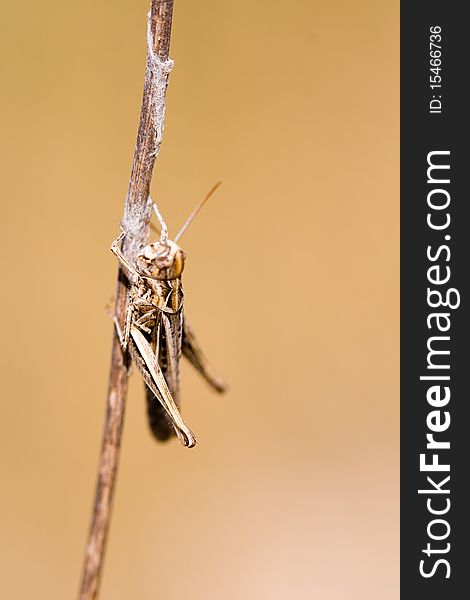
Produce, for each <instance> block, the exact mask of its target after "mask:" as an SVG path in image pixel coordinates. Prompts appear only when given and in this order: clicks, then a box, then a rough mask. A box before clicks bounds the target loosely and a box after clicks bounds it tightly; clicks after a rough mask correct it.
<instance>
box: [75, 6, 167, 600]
mask: <svg viewBox="0 0 470 600" xmlns="http://www.w3.org/2000/svg"><path fill="white" fill-rule="evenodd" d="M172 15H173V0H152V4H151V9H150V13H149V16H148V32H147V44H148V49H147V69H146V73H145V83H144V94H143V100H142V109H141V112H140V123H139V130H138V134H137V143H136V148H135V152H134V159H133V162H132V172H131V178H130V183H129V190H128V193H127V197H126V203H125V209H124V218H123V221H122V225H123V228H124V230H125V231H126V232H127V235H126V237H125V238H124V242H123V247H122V251H123V253H124V255H125V256H126V258H127V259H128V260H129V261H130V262H133V261H134V259H135V257H136V255H137V252H138V251H139V249H140V248H141V247H142V246H143V245H144V244H145V243H146V241H147V239H148V233H149V223H150V216H151V203H150V202H149V192H150V182H151V179H152V172H153V167H154V163H155V159H156V157H157V156H158V153H159V150H160V144H161V141H162V133H163V125H164V120H165V93H166V87H167V84H168V76H169V73H170V70H171V68H172V66H173V61H172V60H171V59H169V57H168V56H169V50H170V36H171V21H172ZM126 283H127V282H126V278H125V275H124V273H123V272H122V270H121V269H119V273H118V282H117V293H116V306H115V314H116V317H117V319H118V321H119V323H122V322H123V321H124V316H125V313H126V308H127V287H126ZM128 369H129V358H128V357H124V355H123V353H122V350H121V346H120V343H119V339H118V337H117V335H116V333H114V339H113V347H112V354H111V368H110V372H109V384H108V396H107V402H106V414H105V421H104V430H103V440H102V447H101V455H100V462H99V471H98V481H97V485H96V492H95V501H94V509H93V515H92V522H91V526H90V531H89V535H88V542H87V546H86V552H85V564H84V568H83V575H82V581H81V588H80V596H79V598H80V600H92V599H95V598H97V594H98V588H99V582H100V577H101V572H102V566H103V558H104V552H105V546H106V538H107V533H108V529H109V523H110V516H111V504H112V497H113V491H114V484H115V479H116V471H117V466H118V461H119V450H120V445H121V435H122V427H123V420H124V412H125V404H126V395H127V383H128V375H129V370H128Z"/></svg>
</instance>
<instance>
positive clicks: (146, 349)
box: [131, 327, 196, 448]
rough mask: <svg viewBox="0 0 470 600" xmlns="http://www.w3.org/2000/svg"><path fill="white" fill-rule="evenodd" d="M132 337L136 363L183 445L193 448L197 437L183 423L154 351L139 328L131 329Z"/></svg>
mask: <svg viewBox="0 0 470 600" xmlns="http://www.w3.org/2000/svg"><path fill="white" fill-rule="evenodd" d="M131 337H132V341H133V342H134V344H135V347H136V348H137V351H138V356H137V357H135V358H137V360H136V361H135V362H136V364H137V367H138V369H139V370H140V372H141V373H142V376H143V378H144V381H145V383H146V384H147V385H148V386H149V388H150V389H151V390H152V392H153V393H154V394H155V395H156V397H157V398H158V400H159V401H160V404H161V405H162V406H163V408H164V409H165V411H166V413H167V415H168V418H169V419H170V421H171V423H172V425H173V427H174V429H175V431H176V435H177V436H178V437H179V439H180V441H181V443H182V444H183V445H184V446H188V447H189V448H192V447H193V446H195V445H196V436H195V435H194V433H193V432H192V431H191V430H190V429H189V427H188V426H187V425H186V423H185V422H184V421H183V417H182V416H181V414H180V412H179V410H178V407H177V406H176V404H175V402H174V400H173V398H172V396H171V393H170V390H169V389H168V385H167V383H166V380H165V377H164V375H163V373H162V370H161V368H160V365H159V364H158V361H157V359H156V357H155V354H154V352H153V350H152V346H151V345H150V344H149V343H148V341H147V340H146V339H145V336H144V335H143V334H142V333H141V332H140V331H139V330H138V329H137V327H131ZM132 348H133V346H131V349H132Z"/></svg>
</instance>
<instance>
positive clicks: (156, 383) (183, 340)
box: [111, 184, 226, 448]
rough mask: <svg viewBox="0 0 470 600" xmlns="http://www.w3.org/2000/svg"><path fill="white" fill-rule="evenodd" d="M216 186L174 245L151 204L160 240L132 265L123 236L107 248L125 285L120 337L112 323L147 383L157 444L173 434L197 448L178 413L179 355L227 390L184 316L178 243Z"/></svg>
mask: <svg viewBox="0 0 470 600" xmlns="http://www.w3.org/2000/svg"><path fill="white" fill-rule="evenodd" d="M218 185H219V184H217V185H216V186H214V188H212V190H211V191H210V192H209V193H208V194H207V196H206V197H205V198H204V200H203V201H202V202H201V203H200V204H199V205H198V206H197V207H196V209H195V210H194V211H193V212H192V213H191V215H190V216H189V218H188V219H187V221H186V223H185V224H184V225H183V227H182V228H181V230H180V231H179V233H178V235H177V236H176V237H175V239H174V241H172V240H170V239H169V238H168V229H167V226H166V224H165V222H164V220H163V218H162V216H161V214H160V212H159V210H158V207H157V205H156V204H154V205H153V206H154V210H155V213H156V215H157V217H158V220H159V221H160V225H161V232H160V239H159V240H158V241H155V242H152V243H151V244H148V245H147V246H145V247H144V248H143V249H142V251H141V252H140V253H139V255H138V256H137V259H136V261H135V264H130V262H129V261H128V260H127V259H126V257H125V256H124V254H123V253H122V251H121V248H120V245H121V242H122V240H123V238H124V237H125V235H126V232H125V231H121V234H120V235H119V237H118V238H117V239H116V240H115V241H114V242H113V244H112V246H111V250H112V252H113V253H114V254H115V255H116V256H117V258H118V260H119V262H120V263H121V265H122V266H123V268H124V270H125V273H126V275H127V278H128V281H129V301H128V308H127V313H126V319H125V325H124V332H123V331H122V330H121V327H120V325H119V323H118V321H117V319H116V317H114V322H115V325H116V330H117V333H118V336H119V340H120V342H121V346H122V349H123V351H124V352H127V350H128V349H129V350H130V353H131V356H132V359H133V361H134V363H135V364H136V366H137V368H138V369H139V371H140V373H141V375H142V378H143V380H144V382H145V384H146V392H147V412H148V417H149V423H150V427H151V430H152V432H153V434H154V435H155V437H157V438H158V439H159V440H166V439H168V438H169V437H170V436H171V435H172V434H173V432H174V433H176V435H177V436H178V438H179V439H180V441H181V443H182V444H183V445H184V446H188V447H189V448H192V447H193V446H194V445H195V444H196V437H195V435H194V434H193V432H192V431H191V430H190V429H189V427H188V426H187V425H186V424H185V422H184V421H183V418H182V417H181V414H180V412H179V409H178V406H179V399H180V398H179V395H180V394H179V361H180V357H181V353H182V354H183V356H185V357H186V358H187V359H188V360H189V362H190V363H191V364H192V365H193V366H194V367H195V368H196V369H197V370H198V371H199V373H201V375H202V376H203V377H204V378H205V379H206V381H207V382H208V383H209V384H210V385H211V386H212V387H213V388H214V389H215V390H217V391H218V392H224V391H225V389H226V387H225V384H224V382H223V381H222V380H221V379H219V378H218V377H215V376H214V375H213V374H212V371H211V369H210V367H209V365H208V363H207V360H206V359H205V357H204V355H203V353H202V351H201V349H200V347H199V345H198V343H197V341H196V338H195V337H194V333H193V331H192V329H191V328H190V326H189V324H188V322H187V321H186V318H185V316H184V313H183V300H184V294H183V285H182V281H181V274H182V272H183V269H184V264H185V258H186V255H185V253H184V252H183V250H182V249H181V248H180V247H179V246H178V244H177V241H178V240H179V238H180V237H181V236H182V235H183V233H184V232H185V231H186V229H187V227H188V225H189V224H190V223H191V221H192V220H193V219H194V217H195V216H196V214H197V213H198V212H199V210H200V209H201V208H202V206H203V205H204V203H205V202H206V201H207V200H208V198H209V197H210V196H211V195H212V193H213V192H214V191H215V190H216V188H217V187H218Z"/></svg>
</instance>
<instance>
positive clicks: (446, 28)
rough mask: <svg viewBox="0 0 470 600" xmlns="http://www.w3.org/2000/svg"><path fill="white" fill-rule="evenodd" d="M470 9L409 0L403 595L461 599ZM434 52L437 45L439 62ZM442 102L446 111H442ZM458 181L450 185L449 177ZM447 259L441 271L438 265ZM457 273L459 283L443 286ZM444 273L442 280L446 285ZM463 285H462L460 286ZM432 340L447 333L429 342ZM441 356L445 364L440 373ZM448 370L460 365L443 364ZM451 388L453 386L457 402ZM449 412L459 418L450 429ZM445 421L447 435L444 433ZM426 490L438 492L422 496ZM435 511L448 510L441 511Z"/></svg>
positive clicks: (468, 475) (466, 483) (469, 370)
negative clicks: (434, 464)
mask: <svg viewBox="0 0 470 600" xmlns="http://www.w3.org/2000/svg"><path fill="white" fill-rule="evenodd" d="M465 8H466V7H465V3H463V2H443V1H441V2H437V1H435V0H426V1H425V0H418V1H414V2H402V3H401V92H400V93H401V598H402V599H403V600H408V599H410V600H417V599H420V598H426V600H433V599H434V598H436V599H437V598H439V599H440V600H442V599H444V598H445V599H446V600H452V599H454V598H455V599H459V600H461V598H462V597H466V595H467V594H468V585H467V578H468V574H469V573H470V550H469V542H470V527H469V524H470V498H469V494H470V492H469V491H468V489H469V488H470V411H469V406H470V393H469V386H468V384H467V376H468V375H469V374H470V347H469V344H468V340H469V339H470V328H469V285H468V280H469V268H468V266H467V264H468V262H469V260H470V216H469V215H470V210H469V208H470V193H469V191H468V190H467V189H466V187H467V185H466V184H467V181H468V174H469V173H470V165H469V164H468V163H469V161H468V157H469V153H468V149H467V145H468V143H469V140H468V137H469V133H470V132H469V119H468V111H469V107H468V106H467V105H468V102H467V98H466V92H465V91H464V90H466V89H467V87H468V85H467V78H468V73H469V72H470V69H469V65H468V60H469V56H470V52H469V51H468V40H469V38H470V36H469V26H468V21H467V19H466V18H465V16H464V12H466V10H465ZM431 28H433V30H431ZM439 29H440V33H439V35H440V41H439V37H435V38H431V37H430V36H431V35H433V32H437V31H438V30H439ZM436 35H437V34H436ZM431 42H434V43H435V44H436V46H441V48H440V51H441V55H440V57H439V58H440V61H441V62H440V64H439V60H438V59H437V58H436V57H437V56H438V52H437V51H439V48H437V47H433V46H430V44H431ZM431 52H434V58H433V55H432V54H431ZM431 60H432V61H433V64H432V63H431ZM431 69H434V70H433V71H432V70H431ZM431 78H434V81H433V80H432V79H431ZM439 78H440V83H441V86H442V87H440V88H439V87H435V88H434V89H432V88H431V87H430V86H431V85H432V84H435V85H436V84H438V82H439ZM439 103H441V106H440V105H439ZM432 109H434V110H435V111H437V112H434V113H432V112H431V110H432ZM436 151H439V152H449V154H434V155H432V158H430V160H431V161H432V162H434V163H435V164H436V165H437V164H440V165H441V166H442V165H450V170H445V169H439V168H437V169H434V170H432V171H431V172H430V179H431V181H430V182H429V181H428V177H427V169H428V166H429V164H428V156H429V153H431V152H436ZM446 178H449V179H450V182H449V183H443V180H445V179H446ZM432 180H434V181H432ZM436 180H439V181H438V182H437V181H436ZM433 190H434V191H433ZM430 192H431V197H430V200H429V202H430V203H431V204H432V205H438V204H440V205H442V206H444V205H445V204H446V202H447V198H448V197H450V201H449V206H448V207H446V208H443V209H442V210H440V209H437V208H432V207H430V206H429V204H428V194H429V193H430ZM447 214H448V215H449V217H447ZM428 215H430V216H429V217H428ZM428 218H430V219H431V223H432V224H433V225H434V226H437V227H440V226H443V225H444V224H445V223H446V222H447V219H448V218H450V223H449V225H448V227H445V228H443V229H435V228H433V227H431V226H430V225H429V223H428V222H427V219H428ZM446 248H448V250H446ZM427 253H429V254H427ZM449 253H450V255H449ZM436 266H437V269H433V270H431V271H429V269H430V268H432V267H436ZM446 267H448V269H449V270H447V268H446ZM449 273H450V279H449V281H447V282H445V283H444V282H442V280H444V279H445V278H446V277H447V276H448V275H449ZM430 279H431V280H434V281H430ZM436 280H438V281H439V283H435V281H436ZM428 288H429V289H430V290H435V291H436V292H441V294H442V297H443V298H444V301H445V298H446V294H447V293H450V295H449V298H450V304H453V305H455V304H457V300H458V298H459V297H460V305H459V306H458V307H455V308H450V307H446V306H437V307H434V308H433V307H431V306H430V302H433V303H434V304H439V300H438V294H436V293H434V294H433V295H432V296H431V299H430V302H429V301H428V300H429V299H428ZM452 289H454V290H455V292H449V290H452ZM436 313H437V314H441V315H445V316H441V317H440V318H439V319H438V318H437V317H432V316H430V315H432V314H436ZM438 322H439V324H440V326H441V328H442V329H445V327H446V326H449V327H448V331H441V330H440V329H439V327H438ZM432 337H436V338H440V339H435V340H431V341H429V340H430V338H432ZM445 337H449V338H450V339H449V340H447V339H444V338H445ZM428 343H430V344H431V346H430V347H431V349H434V350H436V349H439V350H444V351H447V350H448V351H450V354H441V355H437V354H436V355H431V356H428V353H429V348H428V347H427V344H428ZM429 358H430V360H431V364H432V365H434V366H436V365H437V368H429V366H430V365H429V363H428V359H429ZM446 365H448V366H449V368H448V369H445V368H443V367H444V366H446ZM420 376H424V377H433V376H441V377H442V376H448V377H449V378H450V379H449V380H448V381H446V380H436V381H432V380H429V379H425V380H420ZM433 386H440V387H436V388H435V390H434V395H432V393H431V392H429V389H430V388H431V387H433ZM445 387H448V388H449V392H450V400H449V401H448V402H447V404H445V393H446V390H445ZM436 390H439V392H437V391H436ZM428 394H431V396H430V398H431V401H433V402H434V405H432V404H431V402H430V401H429V398H428ZM439 399H441V400H442V402H441V403H439ZM439 404H440V405H439ZM447 413H448V414H447ZM448 418H450V425H449V426H448V428H446V425H447V424H448ZM438 428H441V429H443V430H442V431H440V432H437V431H435V430H436V429H438ZM427 434H429V435H432V436H433V437H432V440H434V441H440V442H443V443H445V442H449V443H450V449H446V448H434V449H433V448H427V444H432V443H433V442H431V441H430V440H429V439H428V438H427V437H426V435H427ZM421 454H424V455H425V459H424V462H425V463H426V464H430V463H431V462H432V460H433V455H437V458H434V459H435V460H437V461H438V464H439V465H449V466H450V470H449V471H448V472H446V471H439V470H436V471H424V470H422V469H421V468H420V455H421ZM438 468H443V467H442V466H439V467H438ZM449 476H450V479H449V480H448V481H447V482H445V479H446V478H447V477H449ZM427 477H430V478H431V480H432V482H429V481H428V479H427ZM443 482H445V483H443ZM418 490H427V491H426V492H425V493H422V494H419V493H418ZM432 492H434V493H432ZM446 509H448V510H446ZM432 510H433V511H435V512H438V511H442V513H441V514H433V513H432V512H431V511H432ZM444 511H446V512H444ZM433 538H441V539H433ZM428 544H429V546H428ZM447 544H449V546H448V545H447ZM421 561H423V562H421ZM438 561H442V562H438Z"/></svg>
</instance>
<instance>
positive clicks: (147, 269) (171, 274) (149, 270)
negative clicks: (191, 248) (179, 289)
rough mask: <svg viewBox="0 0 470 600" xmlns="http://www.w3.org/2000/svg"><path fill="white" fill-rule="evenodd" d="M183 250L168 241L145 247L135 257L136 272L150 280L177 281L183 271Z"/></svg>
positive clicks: (160, 241)
mask: <svg viewBox="0 0 470 600" xmlns="http://www.w3.org/2000/svg"><path fill="white" fill-rule="evenodd" d="M185 258H186V256H185V254H184V252H183V250H181V248H180V247H179V246H178V244H175V242H172V241H171V240H168V239H164V240H162V239H160V240H159V241H157V242H153V243H151V244H148V245H147V246H145V248H144V249H143V250H142V252H141V253H140V254H139V256H138V257H137V261H136V263H137V264H136V266H137V270H138V271H139V273H140V274H141V275H142V276H143V277H149V278H151V279H177V278H178V277H180V276H181V273H182V272H183V269H184V259H185Z"/></svg>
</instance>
